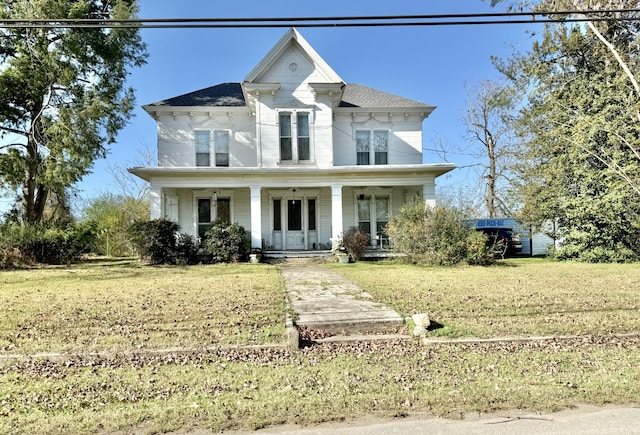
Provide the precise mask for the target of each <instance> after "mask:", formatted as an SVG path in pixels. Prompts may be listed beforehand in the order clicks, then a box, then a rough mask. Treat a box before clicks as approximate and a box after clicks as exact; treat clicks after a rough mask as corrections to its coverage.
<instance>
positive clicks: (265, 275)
mask: <svg viewBox="0 0 640 435" xmlns="http://www.w3.org/2000/svg"><path fill="white" fill-rule="evenodd" d="M0 306H1V307H2V309H3V316H2V317H0V351H1V352H3V353H13V354H33V353H39V352H47V353H50V352H63V353H74V352H78V353H81V354H87V353H90V352H124V351H139V350H148V349H171V348H176V347H179V348H193V349H197V348H204V347H207V346H212V345H218V344H243V345H245V344H246V345H253V344H274V343H275V344H282V343H283V342H284V340H285V336H284V289H283V284H282V280H281V278H280V275H279V274H278V270H277V268H275V267H273V266H267V265H248V264H239V265H207V266H191V267H145V266H140V265H138V264H137V263H136V262H132V261H128V262H127V261H122V262H117V261H114V262H110V263H85V264H78V265H72V266H71V267H70V268H67V267H42V268H36V269H30V270H18V271H3V272H0Z"/></svg>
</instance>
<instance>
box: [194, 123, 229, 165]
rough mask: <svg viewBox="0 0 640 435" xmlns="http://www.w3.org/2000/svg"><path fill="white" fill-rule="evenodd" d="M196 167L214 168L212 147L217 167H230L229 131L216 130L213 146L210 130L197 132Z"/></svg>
mask: <svg viewBox="0 0 640 435" xmlns="http://www.w3.org/2000/svg"><path fill="white" fill-rule="evenodd" d="M195 140H196V166H213V165H212V164H211V151H212V150H211V147H212V145H213V154H214V156H213V157H214V162H215V166H229V131H228V130H214V131H213V144H212V143H211V132H210V131H209V130H196V132H195Z"/></svg>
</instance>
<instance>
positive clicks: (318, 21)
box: [0, 8, 640, 29]
mask: <svg viewBox="0 0 640 435" xmlns="http://www.w3.org/2000/svg"><path fill="white" fill-rule="evenodd" d="M639 12H640V9H637V8H634V9H609V10H595V11H588V12H585V11H577V10H568V11H548V12H544V11H539V12H509V13H503V12H500V13H478V14H432V15H385V16H351V17H296V18H291V17H287V18H283V17H280V18H141V19H129V20H114V19H105V18H92V19H5V20H0V28H5V29H10V28H137V29H164V28H282V27H392V26H452V25H454V26H455V25H486V24H527V23H557V22H564V23H567V22H585V21H608V20H611V19H612V18H611V17H606V16H601V15H603V14H612V13H616V14H619V13H626V14H633V13H639ZM587 13H588V15H589V16H585V14H587ZM574 15H579V16H574ZM615 20H618V21H639V20H640V19H639V18H638V17H635V16H617V17H615Z"/></svg>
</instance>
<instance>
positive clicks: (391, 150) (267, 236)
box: [130, 29, 454, 250]
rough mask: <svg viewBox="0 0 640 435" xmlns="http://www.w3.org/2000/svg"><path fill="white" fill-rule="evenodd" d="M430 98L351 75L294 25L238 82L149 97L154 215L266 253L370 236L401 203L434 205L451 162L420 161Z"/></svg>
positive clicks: (146, 174)
mask: <svg viewBox="0 0 640 435" xmlns="http://www.w3.org/2000/svg"><path fill="white" fill-rule="evenodd" d="M434 108H435V107H434V106H430V105H428V104H423V103H420V102H417V101H413V100H410V99H407V98H403V97H399V96H396V95H391V94H388V93H385V92H381V91H378V90H376V89H372V88H369V87H366V86H361V85H356V84H347V83H345V82H344V81H343V80H342V79H341V78H340V76H338V74H336V72H335V71H333V69H331V67H330V66H329V65H327V63H326V62H325V61H324V60H323V59H322V58H321V57H320V56H319V55H318V53H316V51H315V50H314V49H313V48H312V47H311V46H310V45H309V44H308V42H307V41H306V40H305V39H304V38H303V37H302V36H301V35H300V33H298V31H297V30H295V29H290V30H289V31H288V32H287V33H286V34H285V35H284V36H283V37H282V39H280V41H278V43H277V44H276V45H275V46H274V47H273V48H272V49H271V51H270V52H269V53H268V54H267V55H266V57H265V58H264V59H262V61H260V63H259V64H258V65H257V66H256V67H255V68H254V69H253V70H252V71H251V72H250V73H249V75H248V76H247V77H246V78H245V79H244V81H243V82H242V83H224V84H220V85H216V86H212V87H210V88H206V89H202V90H199V91H195V92H192V93H189V94H185V95H181V96H178V97H174V98H170V99H167V100H163V101H159V102H157V103H153V104H149V105H146V106H144V109H145V110H146V111H147V112H148V113H149V114H150V115H151V116H152V117H153V118H154V119H155V120H156V121H157V125H158V166H157V167H138V168H131V169H130V172H132V173H133V174H135V175H137V176H139V177H141V178H143V179H145V180H147V181H148V182H149V183H150V199H151V218H152V219H155V218H162V217H164V218H167V219H170V220H173V221H175V222H177V223H178V224H179V225H180V227H181V228H182V231H183V232H187V233H190V234H193V235H197V236H202V235H204V233H205V232H206V231H207V229H208V228H209V227H210V225H211V222H212V221H214V220H215V219H217V218H225V219H228V220H229V221H231V222H237V223H239V224H240V225H242V226H243V227H245V229H247V230H248V231H250V233H251V246H252V248H254V249H257V248H261V249H266V250H313V249H329V248H330V247H331V240H332V239H335V238H338V237H339V236H340V234H341V233H342V232H343V231H344V230H346V229H348V228H349V227H351V226H359V227H360V228H362V229H364V230H365V231H367V232H368V233H370V234H371V235H372V238H371V240H372V242H371V243H372V245H375V244H376V243H378V241H379V240H381V239H380V238H379V236H380V233H381V232H382V230H383V228H384V226H385V225H386V223H387V221H388V219H389V217H390V216H391V215H393V213H394V212H396V211H397V210H398V209H399V208H400V207H401V206H402V205H403V204H405V203H407V202H409V201H414V200H415V199H416V198H424V200H425V201H426V202H427V203H429V204H435V179H436V177H438V176H439V175H442V174H444V173H446V172H448V171H450V170H452V169H453V168H454V165H452V164H423V162H422V122H423V120H424V119H425V118H427V117H428V116H429V114H430V113H431V112H432V111H433V110H434Z"/></svg>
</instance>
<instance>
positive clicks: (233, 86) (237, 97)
mask: <svg viewBox="0 0 640 435" xmlns="http://www.w3.org/2000/svg"><path fill="white" fill-rule="evenodd" d="M167 106H168V107H180V106H192V107H212V106H213V107H243V106H246V102H245V100H244V94H243V93H242V86H241V85H240V83H222V84H219V85H216V86H211V87H209V88H205V89H200V90H198V91H194V92H189V93H188V94H184V95H180V96H177V97H173V98H169V99H167V100H162V101H158V102H156V103H151V104H147V105H146V106H145V107H167Z"/></svg>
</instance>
